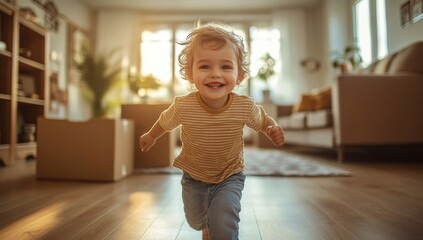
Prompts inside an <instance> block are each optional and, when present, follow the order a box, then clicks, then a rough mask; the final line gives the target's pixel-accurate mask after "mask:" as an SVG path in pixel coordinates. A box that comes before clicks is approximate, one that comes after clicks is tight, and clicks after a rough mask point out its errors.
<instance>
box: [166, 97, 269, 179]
mask: <svg viewBox="0 0 423 240" xmlns="http://www.w3.org/2000/svg"><path fill="white" fill-rule="evenodd" d="M265 122H266V113H265V111H264V109H263V107H261V106H260V105H256V104H255V102H254V100H253V99H252V98H250V97H246V96H240V95H238V94H236V93H231V94H230V98H229V101H228V103H227V104H226V106H224V107H223V108H221V109H212V108H209V107H208V106H207V105H206V104H205V103H204V102H203V101H202V99H201V97H200V95H199V93H198V92H193V93H190V94H188V95H186V96H182V97H176V98H175V100H174V102H173V104H172V105H171V106H170V107H169V108H168V109H167V110H165V111H164V112H163V113H162V114H161V115H160V118H159V124H160V125H161V127H162V128H163V129H164V130H166V131H170V130H172V129H174V128H176V127H178V126H179V125H181V136H180V137H181V141H182V151H181V153H180V154H179V156H178V157H177V158H176V159H175V162H174V163H173V165H174V166H175V167H177V168H180V169H182V170H183V171H185V172H187V173H188V174H189V175H190V176H191V177H193V178H194V179H197V180H199V181H202V182H205V183H210V184H214V183H220V182H222V181H223V180H225V179H226V178H228V177H230V176H231V175H233V174H236V173H239V172H241V171H243V170H244V158H243V148H244V140H243V128H244V125H247V126H248V127H250V128H252V129H254V130H255V131H260V130H261V129H262V127H263V126H264V124H265Z"/></svg>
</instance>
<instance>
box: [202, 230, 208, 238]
mask: <svg viewBox="0 0 423 240" xmlns="http://www.w3.org/2000/svg"><path fill="white" fill-rule="evenodd" d="M207 239H209V230H208V229H207V228H204V229H203V240H207Z"/></svg>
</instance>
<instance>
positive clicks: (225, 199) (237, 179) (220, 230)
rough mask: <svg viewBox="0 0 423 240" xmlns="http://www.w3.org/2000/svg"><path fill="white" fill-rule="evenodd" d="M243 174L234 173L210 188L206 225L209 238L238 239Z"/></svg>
mask: <svg viewBox="0 0 423 240" xmlns="http://www.w3.org/2000/svg"><path fill="white" fill-rule="evenodd" d="M244 181H245V175H244V174H243V173H238V174H235V175H233V176H231V177H229V178H228V179H226V180H225V181H223V182H222V183H219V184H216V185H214V186H213V187H211V188H210V199H211V200H210V206H209V211H208V215H207V223H208V224H207V225H208V231H209V236H210V239H213V240H215V239H216V240H220V239H222V240H223V239H225V240H232V239H238V230H239V226H238V223H239V221H240V218H239V212H240V211H241V196H242V190H243V189H244Z"/></svg>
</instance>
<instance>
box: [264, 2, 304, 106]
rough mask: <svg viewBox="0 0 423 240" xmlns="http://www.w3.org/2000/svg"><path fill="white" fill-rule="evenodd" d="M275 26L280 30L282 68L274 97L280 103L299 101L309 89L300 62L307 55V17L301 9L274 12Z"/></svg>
mask: <svg viewBox="0 0 423 240" xmlns="http://www.w3.org/2000/svg"><path fill="white" fill-rule="evenodd" d="M273 26H274V27H275V28H276V29H278V30H279V32H280V41H281V43H280V56H281V60H282V69H281V74H280V76H279V79H278V82H277V88H276V89H274V90H272V91H275V93H274V94H275V95H276V96H277V97H276V98H274V100H275V101H276V103H279V104H293V103H295V102H297V100H298V98H299V97H300V96H301V93H302V92H304V91H305V90H307V82H306V79H305V74H304V70H303V69H302V68H301V65H300V62H301V60H302V59H304V58H305V57H306V54H307V49H306V47H307V46H306V40H307V39H306V18H305V12H304V10H301V9H292V10H280V11H275V12H273Z"/></svg>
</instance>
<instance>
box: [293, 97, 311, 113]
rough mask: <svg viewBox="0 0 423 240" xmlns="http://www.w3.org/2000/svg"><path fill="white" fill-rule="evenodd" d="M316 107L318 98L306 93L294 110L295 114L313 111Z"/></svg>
mask: <svg viewBox="0 0 423 240" xmlns="http://www.w3.org/2000/svg"><path fill="white" fill-rule="evenodd" d="M315 106H316V98H315V96H314V95H313V94H310V93H304V94H303V95H302V96H301V99H300V101H299V102H298V103H297V104H296V105H295V106H294V108H293V109H292V111H293V112H302V111H313V110H314V109H315Z"/></svg>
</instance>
